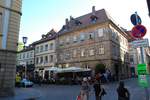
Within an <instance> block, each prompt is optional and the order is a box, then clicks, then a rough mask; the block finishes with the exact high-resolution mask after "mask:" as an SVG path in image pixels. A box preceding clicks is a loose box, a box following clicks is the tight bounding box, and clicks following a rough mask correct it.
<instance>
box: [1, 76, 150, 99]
mask: <svg viewBox="0 0 150 100" xmlns="http://www.w3.org/2000/svg"><path fill="white" fill-rule="evenodd" d="M117 86H118V83H117V82H114V83H108V84H105V85H103V87H104V88H105V89H106V92H107V95H105V96H104V97H103V99H102V100H117V93H116V88H117ZM125 86H126V87H127V88H128V89H129V91H130V93H131V100H145V91H144V88H142V87H139V86H138V82H137V79H135V78H134V79H127V80H125ZM79 90H80V86H79V85H42V86H38V85H35V86H34V87H32V88H16V89H15V93H16V95H15V96H14V97H6V98H0V100H76V96H77V95H78V94H79ZM149 93H150V88H149ZM90 100H95V98H94V92H93V88H92V86H91V93H90Z"/></svg>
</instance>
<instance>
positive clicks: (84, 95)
mask: <svg viewBox="0 0 150 100" xmlns="http://www.w3.org/2000/svg"><path fill="white" fill-rule="evenodd" d="M80 92H81V100H89V92H90V85H89V82H88V79H87V78H86V77H85V78H83V81H82V84H81V91H80Z"/></svg>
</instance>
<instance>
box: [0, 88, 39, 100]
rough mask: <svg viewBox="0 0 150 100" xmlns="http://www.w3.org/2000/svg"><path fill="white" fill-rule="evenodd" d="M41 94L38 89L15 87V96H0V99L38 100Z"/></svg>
mask: <svg viewBox="0 0 150 100" xmlns="http://www.w3.org/2000/svg"><path fill="white" fill-rule="evenodd" d="M41 96H42V95H41V93H40V91H39V90H36V89H35V88H16V89H15V96H12V97H0V100H38V99H39V98H40V97H41Z"/></svg>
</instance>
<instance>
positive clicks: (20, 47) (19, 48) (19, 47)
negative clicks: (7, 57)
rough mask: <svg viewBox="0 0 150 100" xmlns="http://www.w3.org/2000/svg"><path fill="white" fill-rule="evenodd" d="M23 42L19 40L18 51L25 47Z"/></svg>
mask: <svg viewBox="0 0 150 100" xmlns="http://www.w3.org/2000/svg"><path fill="white" fill-rule="evenodd" d="M23 46H24V45H23V43H22V42H18V49H17V51H21V50H22V49H23Z"/></svg>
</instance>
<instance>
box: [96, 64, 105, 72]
mask: <svg viewBox="0 0 150 100" xmlns="http://www.w3.org/2000/svg"><path fill="white" fill-rule="evenodd" d="M105 68H106V66H105V65H104V64H102V63H99V64H97V65H96V66H95V73H96V74H97V73H105Z"/></svg>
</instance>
